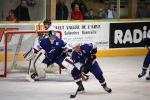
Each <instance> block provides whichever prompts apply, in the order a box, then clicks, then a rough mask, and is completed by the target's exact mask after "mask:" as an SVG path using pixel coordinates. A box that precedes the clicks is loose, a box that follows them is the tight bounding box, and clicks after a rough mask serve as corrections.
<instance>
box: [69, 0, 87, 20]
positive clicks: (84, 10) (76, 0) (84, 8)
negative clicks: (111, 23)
mask: <svg viewBox="0 0 150 100" xmlns="http://www.w3.org/2000/svg"><path fill="white" fill-rule="evenodd" d="M76 4H78V5H79V9H80V11H81V12H82V14H83V17H84V18H86V16H87V13H88V9H87V6H86V5H85V3H84V2H83V0H74V1H73V2H72V3H71V8H72V10H74V8H75V5H76Z"/></svg>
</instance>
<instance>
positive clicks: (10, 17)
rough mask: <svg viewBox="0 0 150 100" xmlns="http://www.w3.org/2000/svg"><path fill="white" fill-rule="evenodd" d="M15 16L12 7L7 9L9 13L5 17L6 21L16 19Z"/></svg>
mask: <svg viewBox="0 0 150 100" xmlns="http://www.w3.org/2000/svg"><path fill="white" fill-rule="evenodd" d="M16 20H17V18H16V16H15V11H14V10H13V9H11V10H10V11H9V15H8V16H7V17H6V21H16Z"/></svg>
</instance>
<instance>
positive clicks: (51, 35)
mask: <svg viewBox="0 0 150 100" xmlns="http://www.w3.org/2000/svg"><path fill="white" fill-rule="evenodd" d="M48 36H49V39H50V41H51V42H52V43H53V42H54V40H55V38H56V33H55V31H53V30H50V31H49V33H48Z"/></svg>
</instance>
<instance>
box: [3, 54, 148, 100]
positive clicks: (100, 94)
mask: <svg viewBox="0 0 150 100" xmlns="http://www.w3.org/2000/svg"><path fill="white" fill-rule="evenodd" d="M144 57H145V56H128V57H104V58H98V59H97V60H98V62H99V64H100V66H101V69H102V70H103V72H104V76H105V78H106V82H107V84H108V86H109V87H111V88H112V93H111V94H108V93H106V92H105V91H104V90H103V88H102V87H101V85H100V84H99V82H98V81H97V80H96V79H95V78H94V76H92V75H91V74H90V79H89V80H88V81H87V82H83V84H84V86H85V92H84V93H79V94H78V95H77V96H76V98H73V99H72V100H149V99H150V81H146V80H145V77H143V78H141V79H138V77H137V75H138V74H139V73H140V71H141V67H142V64H143V60H144ZM25 76H26V74H11V75H8V77H7V78H0V100H71V98H70V94H74V92H75V91H76V89H77V86H76V84H75V83H74V82H73V81H72V80H71V79H72V78H71V77H70V76H67V77H68V81H66V79H63V76H64V77H66V76H65V75H64V74H63V75H51V74H48V75H47V79H46V80H44V81H39V82H34V83H32V82H27V81H26V80H25Z"/></svg>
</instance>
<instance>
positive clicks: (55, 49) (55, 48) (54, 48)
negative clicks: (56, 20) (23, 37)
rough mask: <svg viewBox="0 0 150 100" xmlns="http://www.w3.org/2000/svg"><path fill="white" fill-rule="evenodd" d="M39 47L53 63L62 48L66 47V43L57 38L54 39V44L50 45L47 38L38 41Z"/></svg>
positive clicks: (60, 53)
mask: <svg viewBox="0 0 150 100" xmlns="http://www.w3.org/2000/svg"><path fill="white" fill-rule="evenodd" d="M40 46H41V47H42V49H44V50H45V52H46V57H47V58H48V59H49V60H51V61H54V60H56V59H57V58H58V57H60V56H61V55H62V52H63V48H64V47H65V46H66V43H65V42H64V41H63V40H61V39H59V38H58V37H56V39H55V40H54V43H51V41H50V40H49V38H43V39H41V41H40Z"/></svg>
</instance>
